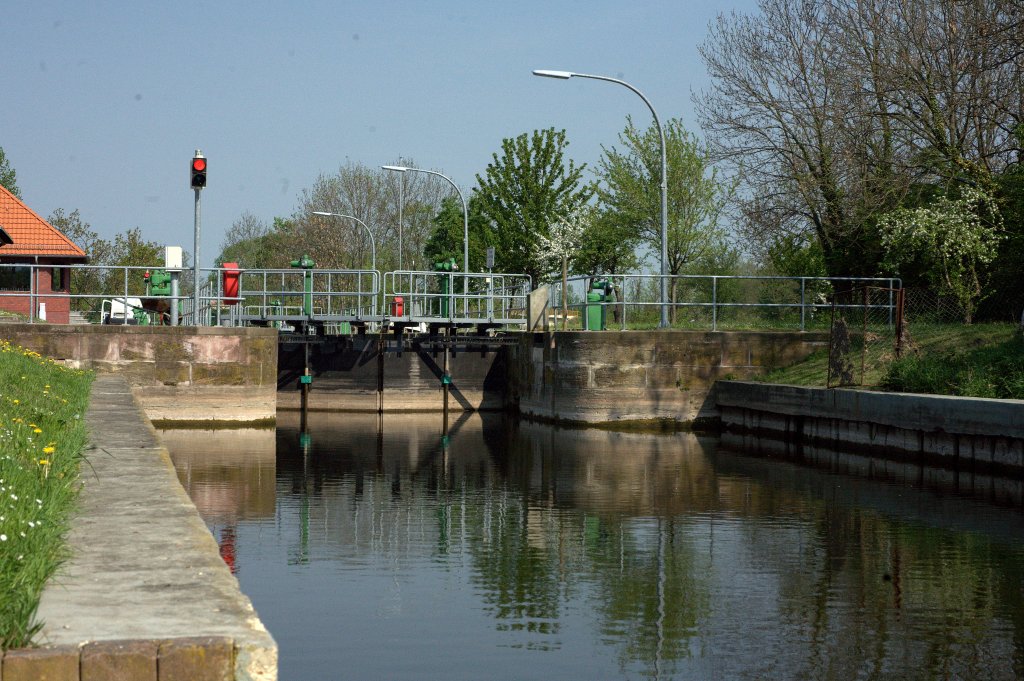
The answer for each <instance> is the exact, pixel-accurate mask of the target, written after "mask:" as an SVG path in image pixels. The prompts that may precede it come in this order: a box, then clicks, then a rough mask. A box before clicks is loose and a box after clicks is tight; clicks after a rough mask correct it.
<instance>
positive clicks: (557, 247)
mask: <svg viewBox="0 0 1024 681" xmlns="http://www.w3.org/2000/svg"><path fill="white" fill-rule="evenodd" d="M593 219H594V208H593V207H592V206H588V205H582V206H579V207H578V208H576V209H574V210H572V211H571V212H570V213H569V214H568V215H566V216H565V217H564V218H559V219H558V220H557V221H556V222H555V224H553V225H551V226H550V227H549V228H548V234H547V236H545V235H543V234H539V235H537V259H538V260H540V261H541V262H542V263H544V264H545V266H547V267H548V268H549V269H550V270H554V269H555V268H556V267H558V266H559V265H560V266H561V268H562V330H563V331H565V328H566V319H567V317H568V312H569V294H568V290H569V288H568V281H569V261H571V260H572V259H573V257H574V256H575V254H576V253H577V252H578V251H579V247H580V243H581V241H582V239H583V234H584V232H586V231H587V227H588V226H589V225H590V223H591V221H592V220H593Z"/></svg>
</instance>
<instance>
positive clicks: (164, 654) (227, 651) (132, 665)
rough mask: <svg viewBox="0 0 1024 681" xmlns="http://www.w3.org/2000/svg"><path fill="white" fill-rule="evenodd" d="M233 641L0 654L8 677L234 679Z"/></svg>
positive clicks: (1, 673) (112, 644)
mask: <svg viewBox="0 0 1024 681" xmlns="http://www.w3.org/2000/svg"><path fill="white" fill-rule="evenodd" d="M237 652H238V651H236V649H235V645H234V641H232V640H231V639H230V638H225V637H192V638H177V639H167V640H164V641H158V640H126V641H94V642H90V643H86V644H84V645H81V646H71V645H61V646H43V647H41V648H22V649H18V650H9V651H7V652H6V653H0V678H2V679H3V680H4V681H43V680H45V681H233V680H234V679H235V657H236V655H237Z"/></svg>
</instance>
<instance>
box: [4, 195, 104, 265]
mask: <svg viewBox="0 0 1024 681" xmlns="http://www.w3.org/2000/svg"><path fill="white" fill-rule="evenodd" d="M0 228H3V230H4V231H5V232H7V234H8V235H9V236H10V237H11V240H12V241H13V243H11V244H6V245H3V246H0V258H4V257H10V256H12V255H14V256H34V255H39V256H49V257H59V258H71V259H77V260H85V259H86V255H85V251H83V250H82V249H81V248H79V247H78V246H76V245H75V242H73V241H72V240H71V239H69V238H67V237H66V236H64V234H63V233H62V232H61V231H60V230H59V229H57V228H56V227H54V226H53V225H51V224H50V223H49V222H47V221H46V220H44V219H42V218H41V217H39V216H38V215H36V213H35V211H33V210H32V209H31V208H29V207H28V206H26V205H25V204H24V203H22V202H21V200H20V199H19V198H18V197H16V196H15V195H14V194H12V193H10V192H9V191H7V189H6V188H5V187H3V186H0Z"/></svg>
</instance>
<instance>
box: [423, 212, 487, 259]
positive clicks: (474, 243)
mask: <svg viewBox="0 0 1024 681" xmlns="http://www.w3.org/2000/svg"><path fill="white" fill-rule="evenodd" d="M467 208H468V210H469V270H470V271H471V272H483V271H485V270H486V265H487V246H488V245H489V244H490V243H491V240H492V238H493V237H492V235H491V230H490V226H489V224H488V222H487V219H486V218H484V216H483V213H482V212H481V207H480V200H479V199H478V198H477V197H476V196H475V195H474V196H471V197H470V199H469V204H468V205H467ZM463 218H464V216H463V214H462V202H461V201H459V199H457V198H456V197H449V198H447V199H445V200H444V201H442V202H441V210H440V211H439V212H438V213H437V215H436V216H434V219H433V225H434V228H433V230H432V231H431V233H430V237H429V238H428V239H427V243H426V245H425V246H424V248H423V255H424V257H425V261H424V262H423V263H421V269H423V270H430V269H432V268H433V263H435V262H440V261H442V260H447V259H448V258H455V262H457V263H459V267H460V268H461V267H462V256H463V252H462V250H463V249H462V246H463V241H464V239H465V231H466V225H465V221H464V219H463Z"/></svg>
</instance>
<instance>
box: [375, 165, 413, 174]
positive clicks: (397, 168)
mask: <svg viewBox="0 0 1024 681" xmlns="http://www.w3.org/2000/svg"><path fill="white" fill-rule="evenodd" d="M381 168H383V169H384V170H394V171H395V172H396V173H404V172H405V171H406V170H408V168H406V167H405V166H381Z"/></svg>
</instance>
